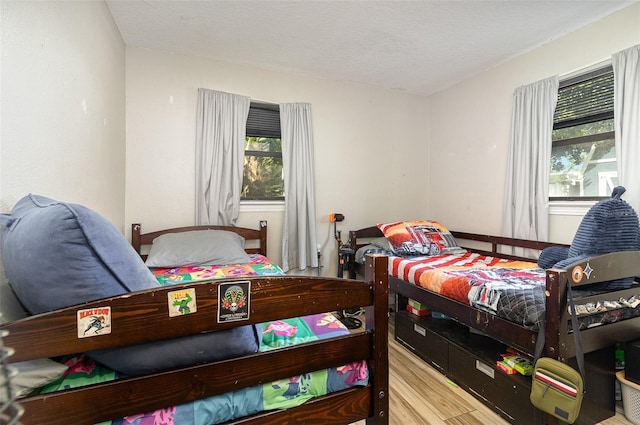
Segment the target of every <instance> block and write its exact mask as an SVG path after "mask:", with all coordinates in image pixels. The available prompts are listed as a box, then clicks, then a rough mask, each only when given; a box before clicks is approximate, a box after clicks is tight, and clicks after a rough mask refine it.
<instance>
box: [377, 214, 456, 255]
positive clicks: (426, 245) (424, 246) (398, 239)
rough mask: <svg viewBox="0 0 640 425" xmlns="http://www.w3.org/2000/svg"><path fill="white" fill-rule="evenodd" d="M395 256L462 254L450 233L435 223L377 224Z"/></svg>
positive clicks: (402, 222) (399, 222)
mask: <svg viewBox="0 0 640 425" xmlns="http://www.w3.org/2000/svg"><path fill="white" fill-rule="evenodd" d="M378 228H379V229H380V230H381V231H382V233H383V234H384V236H385V237H386V238H387V240H388V241H389V243H390V244H391V246H392V247H393V251H394V253H395V254H396V255H399V256H403V257H408V256H417V255H438V254H451V253H456V252H463V251H464V250H463V249H462V248H460V247H459V246H458V243H457V242H456V240H455V238H454V237H453V235H451V232H449V230H448V229H447V228H446V227H444V226H443V225H442V224H440V223H438V222H437V221H425V220H423V221H396V222H393V223H384V224H378Z"/></svg>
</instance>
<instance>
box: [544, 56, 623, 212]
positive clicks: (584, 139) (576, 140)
mask: <svg viewBox="0 0 640 425" xmlns="http://www.w3.org/2000/svg"><path fill="white" fill-rule="evenodd" d="M608 74H610V75H611V78H613V66H612V64H611V62H606V63H601V64H598V65H596V66H594V67H592V68H591V69H590V70H587V71H583V72H580V73H577V74H574V75H573V76H571V77H568V78H565V79H564V80H562V81H560V83H559V87H558V97H559V96H560V92H561V91H562V90H563V89H567V88H569V87H571V86H574V85H576V84H580V83H584V82H586V81H589V80H594V79H597V78H599V77H602V76H605V75H608ZM557 110H558V105H557V106H556V111H554V123H553V130H559V129H563V128H569V127H575V126H579V125H583V124H590V123H594V122H598V121H604V120H609V119H614V110H613V83H612V86H611V109H610V110H608V111H604V112H599V113H595V114H591V115H586V116H582V117H579V118H575V119H566V120H563V121H559V122H556V113H557ZM609 139H615V131H607V132H602V133H597V134H589V135H586V136H580V137H573V138H568V139H561V140H557V141H552V142H551V143H552V148H553V147H558V146H568V145H579V144H583V143H584V144H586V143H594V142H599V141H602V140H609ZM549 167H551V164H549ZM607 198H608V196H605V195H603V196H549V202H550V203H553V204H556V205H567V204H570V203H591V204H592V203H595V202H596V201H599V200H602V199H607Z"/></svg>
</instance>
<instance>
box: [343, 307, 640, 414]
mask: <svg viewBox="0 0 640 425" xmlns="http://www.w3.org/2000/svg"><path fill="white" fill-rule="evenodd" d="M389 325H390V326H389V412H390V414H389V423H390V424H391V425H488V424H493V425H503V424H508V423H509V422H507V421H505V420H504V419H502V418H501V417H500V416H499V415H498V414H496V413H494V412H493V411H492V410H490V409H489V408H488V407H486V406H485V405H484V404H482V403H481V402H480V401H478V400H477V399H475V398H474V397H473V396H471V395H470V394H469V393H467V392H466V391H464V390H463V389H462V388H460V387H458V386H456V385H455V384H454V383H453V382H451V381H449V380H447V378H446V377H445V376H444V375H442V374H441V373H439V372H438V371H436V370H435V369H434V368H432V367H431V366H429V365H428V364H427V363H425V362H424V361H423V360H422V359H420V358H419V357H417V356H415V355H414V354H412V353H411V352H410V351H408V350H407V349H406V348H404V347H403V346H401V345H400V344H399V343H398V342H396V341H395V339H394V337H393V315H392V319H391V320H390V323H389ZM364 424H365V421H360V422H356V424H355V425H364ZM602 424H603V425H631V422H629V421H628V420H627V419H626V418H625V417H624V414H622V413H620V412H619V413H617V414H616V416H614V417H612V418H609V419H607V420H606V421H604V422H602Z"/></svg>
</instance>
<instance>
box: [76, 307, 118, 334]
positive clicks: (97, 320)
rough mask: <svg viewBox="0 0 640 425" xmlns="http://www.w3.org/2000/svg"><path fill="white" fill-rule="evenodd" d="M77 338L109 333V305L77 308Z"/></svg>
mask: <svg viewBox="0 0 640 425" xmlns="http://www.w3.org/2000/svg"><path fill="white" fill-rule="evenodd" d="M77 316H78V338H89V337H92V336H98V335H107V334H110V333H111V307H96V308H87V309H84V310H78V314H77Z"/></svg>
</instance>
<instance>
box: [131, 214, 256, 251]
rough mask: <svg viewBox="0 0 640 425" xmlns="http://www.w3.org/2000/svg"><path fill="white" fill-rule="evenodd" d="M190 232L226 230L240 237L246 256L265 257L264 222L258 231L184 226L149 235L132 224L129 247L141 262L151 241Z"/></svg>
mask: <svg viewBox="0 0 640 425" xmlns="http://www.w3.org/2000/svg"><path fill="white" fill-rule="evenodd" d="M192 230H226V231H229V232H234V233H237V234H239V235H240V236H242V237H243V238H244V240H245V243H246V244H247V247H246V248H245V251H247V254H262V255H264V256H265V257H266V256H267V222H266V220H261V221H260V228H259V229H249V228H247V227H235V226H209V225H202V226H186V227H174V228H171V229H164V230H157V231H155V232H150V233H142V224H140V223H134V224H132V225H131V245H133V248H134V249H135V250H136V252H137V253H138V254H140V256H141V257H142V259H143V260H146V259H147V254H146V253H144V250H143V247H147V246H150V245H151V244H152V243H153V240H154V239H155V238H157V237H158V236H161V235H164V234H166V233H180V232H189V231H192Z"/></svg>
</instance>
